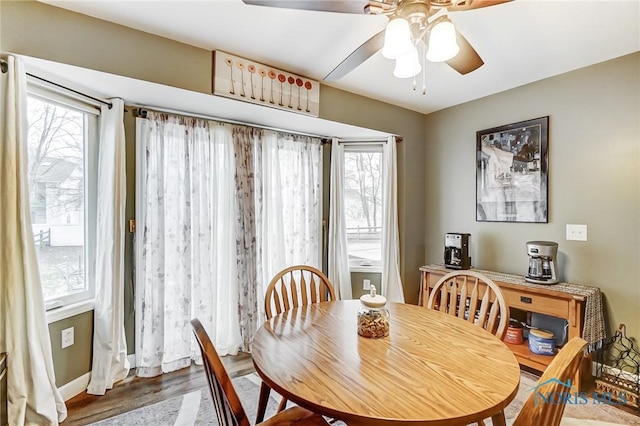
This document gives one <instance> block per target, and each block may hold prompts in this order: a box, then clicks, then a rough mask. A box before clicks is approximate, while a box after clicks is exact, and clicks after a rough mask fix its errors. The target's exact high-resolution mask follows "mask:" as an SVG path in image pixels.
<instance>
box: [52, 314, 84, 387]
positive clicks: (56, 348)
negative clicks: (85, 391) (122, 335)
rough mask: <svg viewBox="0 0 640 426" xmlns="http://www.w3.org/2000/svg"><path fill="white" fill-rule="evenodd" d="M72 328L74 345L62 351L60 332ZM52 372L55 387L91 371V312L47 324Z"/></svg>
mask: <svg viewBox="0 0 640 426" xmlns="http://www.w3.org/2000/svg"><path fill="white" fill-rule="evenodd" d="M69 327H73V329H74V330H73V331H74V336H73V339H74V344H73V345H71V346H69V347H66V348H64V349H62V330H65V329H67V328H69ZM49 336H51V350H52V351H53V353H54V354H55V356H54V357H53V370H54V371H55V372H56V386H58V387H60V386H62V385H64V384H66V383H69V382H70V381H72V380H73V379H76V378H78V377H80V376H82V375H84V374H85V373H88V372H89V371H90V370H91V354H92V353H93V351H92V349H93V348H92V344H93V311H89V312H85V313H83V314H80V315H76V316H73V317H70V318H66V319H63V320H61V321H56V322H54V323H51V324H49Z"/></svg>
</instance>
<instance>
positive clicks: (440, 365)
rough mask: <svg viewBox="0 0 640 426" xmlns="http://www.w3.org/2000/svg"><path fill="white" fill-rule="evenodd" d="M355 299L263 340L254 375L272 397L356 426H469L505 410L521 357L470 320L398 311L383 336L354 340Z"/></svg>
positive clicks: (298, 316) (266, 331)
mask: <svg viewBox="0 0 640 426" xmlns="http://www.w3.org/2000/svg"><path fill="white" fill-rule="evenodd" d="M359 306H360V302H359V301H358V300H339V301H333V302H322V303H316V304H312V305H308V306H302V307H299V308H295V309H292V310H290V311H286V312H283V313H281V314H279V315H277V316H275V317H273V318H271V319H270V320H268V321H267V322H266V323H265V324H264V325H263V326H262V327H261V328H260V329H259V330H258V332H257V333H256V336H255V338H254V341H253V348H252V357H253V363H254V366H255V368H256V371H257V372H258V374H259V375H260V376H261V378H262V379H263V380H264V381H265V383H267V384H268V385H269V386H270V387H271V388H272V389H274V390H275V391H276V392H278V393H280V394H281V395H283V396H285V397H287V398H288V399H289V400H291V401H293V402H295V403H297V404H299V405H301V406H303V407H305V408H308V409H310V410H313V411H316V412H318V413H321V414H324V415H327V416H331V417H335V418H338V419H341V420H344V421H346V422H348V423H349V424H350V425H352V424H363V425H365V424H366V425H379V424H380V425H382V424H385V425H389V424H403V423H406V424H412V425H442V424H447V425H450V424H468V423H472V422H474V421H478V420H480V419H485V418H490V417H491V416H493V415H495V414H497V413H499V412H500V411H502V410H504V408H505V407H506V406H507V405H508V404H509V403H510V402H511V401H512V400H513V398H514V397H515V395H516V393H517V391H518V385H519V383H520V368H519V366H518V362H517V360H516V358H515V355H514V354H513V353H512V352H511V350H510V349H509V348H508V347H507V346H506V345H505V344H504V343H503V342H502V341H500V340H499V339H498V338H497V337H495V336H494V335H492V334H490V333H489V332H487V331H485V330H483V329H481V328H480V327H477V326H474V325H473V324H470V323H468V322H466V321H462V320H460V319H457V318H455V317H453V316H451V315H447V314H444V313H441V312H439V311H435V310H431V309H426V308H424V307H419V306H416V305H409V304H401V303H391V304H389V305H388V309H389V312H390V315H391V318H390V333H389V336H388V337H385V338H378V339H372V338H365V337H361V336H359V335H358V334H357V323H356V320H357V311H358V308H359Z"/></svg>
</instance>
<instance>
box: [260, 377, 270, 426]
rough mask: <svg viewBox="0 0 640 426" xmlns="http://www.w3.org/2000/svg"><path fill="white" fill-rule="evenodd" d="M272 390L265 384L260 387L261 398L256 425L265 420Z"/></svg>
mask: <svg viewBox="0 0 640 426" xmlns="http://www.w3.org/2000/svg"><path fill="white" fill-rule="evenodd" d="M270 393H271V388H270V387H269V386H267V384H266V383H265V382H262V385H260V396H259V397H258V411H257V412H256V424H258V423H261V422H262V421H263V420H264V413H265V411H267V403H268V402H269V394H270Z"/></svg>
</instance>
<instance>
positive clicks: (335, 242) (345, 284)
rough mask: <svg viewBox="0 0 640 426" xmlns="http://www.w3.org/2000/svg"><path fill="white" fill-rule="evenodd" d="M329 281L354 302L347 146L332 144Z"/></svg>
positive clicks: (337, 143) (335, 141) (342, 296)
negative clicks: (347, 204)
mask: <svg viewBox="0 0 640 426" xmlns="http://www.w3.org/2000/svg"><path fill="white" fill-rule="evenodd" d="M329 193H330V195H329V257H328V272H329V281H331V283H332V284H333V287H334V289H335V290H336V292H337V293H338V294H337V297H338V298H339V299H351V298H352V297H353V295H352V290H351V272H350V271H349V251H348V247H347V229H346V223H345V211H344V146H343V145H341V144H340V142H339V141H338V139H335V138H334V139H333V141H332V143H331V188H330V189H329Z"/></svg>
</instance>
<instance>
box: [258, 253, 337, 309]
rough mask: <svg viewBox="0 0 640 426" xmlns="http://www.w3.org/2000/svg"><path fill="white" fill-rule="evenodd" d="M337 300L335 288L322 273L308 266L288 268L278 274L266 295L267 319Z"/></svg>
mask: <svg viewBox="0 0 640 426" xmlns="http://www.w3.org/2000/svg"><path fill="white" fill-rule="evenodd" d="M328 300H336V296H335V292H334V290H333V286H332V285H331V282H329V279H328V278H327V277H326V276H325V275H324V274H323V273H322V271H320V270H318V269H316V268H314V267H312V266H306V265H296V266H291V267H289V268H286V269H284V270H282V271H280V272H279V273H278V274H276V276H275V277H273V279H272V280H271V282H270V283H269V286H268V287H267V292H266V294H265V312H266V316H267V319H269V318H272V317H274V316H275V315H277V314H279V313H282V312H285V311H288V310H290V309H293V308H297V307H299V306H306V305H309V304H311V303H319V302H324V301H328Z"/></svg>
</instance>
